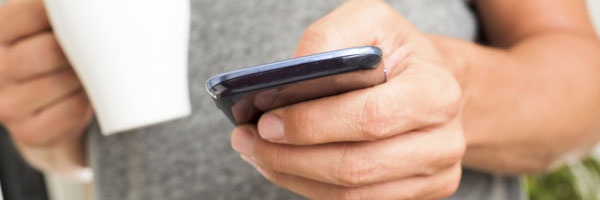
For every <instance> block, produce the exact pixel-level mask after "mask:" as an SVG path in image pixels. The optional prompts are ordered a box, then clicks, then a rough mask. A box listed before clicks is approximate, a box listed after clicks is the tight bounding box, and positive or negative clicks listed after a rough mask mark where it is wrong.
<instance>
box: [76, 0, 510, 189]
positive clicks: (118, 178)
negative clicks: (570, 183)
mask: <svg viewBox="0 0 600 200" xmlns="http://www.w3.org/2000/svg"><path fill="white" fill-rule="evenodd" d="M341 2H342V1H341V0H238V1H233V0H219V1H213V0H192V30H191V31H192V32H191V40H190V47H191V49H190V53H189V56H190V63H189V80H190V83H189V84H190V89H191V91H190V92H191V100H192V107H193V114H192V115H191V116H190V117H187V118H185V119H180V120H176V121H172V122H168V123H164V124H161V125H156V126H152V127H147V128H144V129H139V130H135V131H130V132H126V133H121V134H117V135H112V136H102V135H101V134H100V130H99V128H98V125H97V123H96V122H94V123H92V125H91V127H90V129H89V131H88V133H87V135H88V137H87V138H88V140H87V143H88V145H87V147H88V158H89V161H90V164H91V166H92V168H93V169H94V172H95V178H96V179H95V181H96V195H97V199H99V200H152V199H157V200H167V199H260V200H269V199H302V197H300V196H298V195H296V194H294V193H292V192H289V191H287V190H285V189H282V188H280V187H278V186H276V185H274V184H272V183H270V182H269V181H267V180H265V179H264V178H263V177H261V176H260V175H259V174H258V173H257V172H256V171H255V170H254V169H253V168H252V167H251V166H250V165H248V164H246V163H245V162H243V161H242V160H241V159H240V157H239V154H238V153H236V152H234V151H233V150H232V149H231V146H230V143H229V137H230V131H231V130H232V129H233V126H232V125H231V123H230V122H229V121H228V120H227V119H226V118H225V116H224V115H223V114H221V113H220V111H219V110H217V108H216V107H215V105H214V103H213V102H212V100H211V99H210V97H209V96H208V95H207V94H206V92H205V89H204V87H205V86H204V83H205V81H206V80H207V79H208V78H209V77H210V76H211V75H215V74H218V73H222V72H225V71H230V70H234V69H239V68H243V67H246V66H252V65H257V64H263V63H268V62H271V61H277V60H281V59H286V58H289V57H290V56H291V55H292V52H293V51H294V49H295V45H296V43H297V42H298V39H299V38H300V36H301V34H302V33H303V31H304V29H306V27H307V26H308V25H310V24H311V23H312V22H314V21H315V20H317V19H319V18H321V17H323V16H324V15H325V14H327V13H328V12H329V11H331V10H332V9H334V8H335V7H337V6H338V5H339V4H340V3H341ZM389 3H390V4H392V5H393V6H394V7H395V8H396V9H397V10H398V11H399V12H400V13H402V14H403V15H404V16H405V17H406V18H408V19H409V20H410V21H411V22H412V23H414V25H415V26H416V27H417V28H419V29H420V30H422V31H424V32H430V33H435V34H440V35H446V36H451V37H456V38H462V39H465V40H474V38H475V37H476V33H477V19H476V16H475V15H474V13H473V11H472V10H471V9H470V8H469V7H468V3H467V2H466V1H464V0H395V1H389ZM156 14H157V15H160V13H156ZM521 197H522V191H521V189H520V182H519V180H518V178H514V177H502V176H496V175H491V174H487V173H482V172H476V171H472V170H468V169H464V170H463V177H462V180H461V185H460V188H459V190H458V192H457V193H456V194H455V195H454V196H453V197H451V198H450V199H477V200H479V199H511V200H514V199H521Z"/></svg>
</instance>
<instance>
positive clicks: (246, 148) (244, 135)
mask: <svg viewBox="0 0 600 200" xmlns="http://www.w3.org/2000/svg"><path fill="white" fill-rule="evenodd" d="M253 146H254V135H252V133H250V131H248V130H247V129H241V128H238V129H235V130H234V132H233V134H232V136H231V147H232V148H233V149H234V150H236V151H237V152H240V153H242V154H246V155H252V151H253V149H254V147H253Z"/></svg>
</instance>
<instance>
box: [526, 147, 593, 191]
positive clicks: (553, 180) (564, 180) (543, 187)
mask: <svg viewBox="0 0 600 200" xmlns="http://www.w3.org/2000/svg"><path fill="white" fill-rule="evenodd" d="M524 179H525V181H524V183H525V189H526V191H527V193H528V196H529V199H530V200H557V199H558V200H562V199H565V200H578V199H580V200H597V199H600V198H599V197H600V196H599V194H600V193H599V190H600V162H599V161H598V160H597V159H596V158H593V157H589V158H586V159H585V160H583V161H581V162H578V163H570V164H566V165H564V166H562V167H560V168H558V169H556V170H554V171H552V172H549V173H544V174H537V175H530V176H526V177H525V178H524Z"/></svg>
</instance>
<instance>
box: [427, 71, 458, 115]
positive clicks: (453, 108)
mask: <svg viewBox="0 0 600 200" xmlns="http://www.w3.org/2000/svg"><path fill="white" fill-rule="evenodd" d="M439 90H440V92H441V94H444V95H443V97H442V98H440V96H439V95H438V94H440V93H437V92H436V94H434V96H433V97H432V98H433V99H439V101H437V102H438V105H437V109H436V110H439V111H442V112H440V113H442V114H444V116H445V119H446V120H449V119H452V118H454V117H456V116H457V115H458V114H459V113H460V110H461V107H462V94H461V90H460V88H459V86H458V85H457V84H456V83H454V80H452V83H451V84H445V86H441V88H440V89H439Z"/></svg>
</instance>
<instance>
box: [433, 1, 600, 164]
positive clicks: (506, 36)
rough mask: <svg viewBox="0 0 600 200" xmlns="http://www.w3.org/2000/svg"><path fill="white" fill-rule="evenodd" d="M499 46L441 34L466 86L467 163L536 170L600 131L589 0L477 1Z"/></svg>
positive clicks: (579, 148)
mask: <svg viewBox="0 0 600 200" xmlns="http://www.w3.org/2000/svg"><path fill="white" fill-rule="evenodd" d="M476 6H477V9H478V11H479V14H480V15H481V19H482V20H483V21H482V22H483V25H484V27H483V28H484V31H485V36H486V39H487V40H488V41H489V42H490V43H491V44H492V45H493V46H494V47H483V46H479V45H476V44H473V43H469V42H464V41H457V40H452V39H447V38H441V37H437V36H430V38H431V39H432V40H433V41H434V43H435V44H436V45H437V47H438V49H439V50H440V51H441V52H443V53H444V54H445V55H446V56H447V57H452V58H454V60H455V61H456V62H458V63H461V64H460V65H457V66H462V67H459V68H456V69H454V72H455V74H456V75H457V77H458V79H459V82H460V83H461V87H462V89H463V95H464V96H463V98H464V105H463V106H464V107H463V114H462V118H463V127H464V130H465V137H466V140H467V148H468V150H467V152H466V155H465V158H464V161H463V162H464V165H465V166H468V167H471V168H475V169H480V170H485V171H491V172H496V173H505V174H519V173H527V172H538V171H543V170H546V169H547V168H549V167H551V166H554V165H556V164H560V163H562V162H563V161H564V158H565V156H567V155H569V154H571V153H579V152H585V150H586V148H589V147H591V146H592V145H594V144H595V143H596V142H597V140H598V138H599V137H600V134H598V133H599V131H600V45H599V42H598V38H597V37H596V35H595V32H594V31H593V27H592V25H591V23H590V21H589V19H588V16H587V13H586V7H585V1H583V0H577V1H545V0H532V1H507V0H487V1H478V2H477V4H476Z"/></svg>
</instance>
